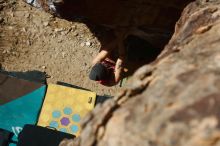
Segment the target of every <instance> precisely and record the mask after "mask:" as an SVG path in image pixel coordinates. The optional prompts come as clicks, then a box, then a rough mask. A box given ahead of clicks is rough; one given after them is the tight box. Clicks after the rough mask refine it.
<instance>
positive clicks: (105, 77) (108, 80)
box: [89, 44, 124, 86]
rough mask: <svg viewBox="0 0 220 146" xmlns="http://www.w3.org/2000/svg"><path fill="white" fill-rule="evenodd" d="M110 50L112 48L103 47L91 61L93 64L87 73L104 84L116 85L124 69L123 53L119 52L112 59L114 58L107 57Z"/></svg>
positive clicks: (92, 78)
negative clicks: (115, 57)
mask: <svg viewBox="0 0 220 146" xmlns="http://www.w3.org/2000/svg"><path fill="white" fill-rule="evenodd" d="M110 45H112V44H110ZM107 48H111V47H107ZM111 52H112V50H110V49H103V50H101V51H100V52H99V54H98V55H97V56H96V57H95V59H94V60H93V62H92V64H93V65H94V66H93V68H92V70H91V72H90V75H89V78H90V79H91V80H94V81H97V82H99V83H100V84H102V85H105V86H113V85H116V84H117V83H118V82H119V81H120V79H121V76H122V73H123V71H124V67H123V65H124V54H120V53H119V54H120V55H119V56H118V58H117V59H116V61H114V59H112V58H109V56H110V53H111Z"/></svg>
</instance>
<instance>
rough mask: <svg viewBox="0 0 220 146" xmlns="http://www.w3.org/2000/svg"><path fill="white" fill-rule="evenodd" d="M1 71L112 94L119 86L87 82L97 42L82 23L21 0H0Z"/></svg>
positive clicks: (96, 51)
mask: <svg viewBox="0 0 220 146" xmlns="http://www.w3.org/2000/svg"><path fill="white" fill-rule="evenodd" d="M0 26H1V27H0V66H1V70H2V71H5V72H8V73H10V74H12V75H15V76H18V77H20V78H25V79H28V80H36V79H37V80H39V79H44V74H45V73H46V75H47V76H46V77H47V82H48V83H57V82H63V83H68V84H71V85H76V86H80V87H82V88H86V89H90V90H92V91H95V92H97V93H98V94H99V95H104V94H107V95H114V93H115V92H116V91H118V90H120V88H119V86H114V87H104V86H102V85H99V84H96V83H95V82H93V81H90V80H89V78H88V74H89V72H90V69H91V61H92V59H93V58H94V57H95V56H96V55H97V53H98V51H99V48H100V43H99V42H98V40H97V38H96V37H94V35H93V34H92V33H91V32H90V30H89V29H88V28H87V26H86V25H85V24H83V23H78V22H68V21H66V20H62V19H59V18H56V17H53V16H52V15H50V14H47V13H45V12H44V11H41V10H39V9H36V8H33V7H31V6H29V5H28V4H25V3H24V2H22V1H21V0H10V1H9V0H0Z"/></svg>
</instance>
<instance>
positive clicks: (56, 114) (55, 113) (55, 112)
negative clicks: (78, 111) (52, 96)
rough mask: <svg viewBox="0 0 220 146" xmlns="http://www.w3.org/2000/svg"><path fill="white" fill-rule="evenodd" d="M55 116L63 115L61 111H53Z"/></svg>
mask: <svg viewBox="0 0 220 146" xmlns="http://www.w3.org/2000/svg"><path fill="white" fill-rule="evenodd" d="M52 116H53V118H59V117H60V116H61V113H60V111H53V113H52Z"/></svg>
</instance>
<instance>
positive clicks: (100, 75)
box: [89, 63, 109, 81]
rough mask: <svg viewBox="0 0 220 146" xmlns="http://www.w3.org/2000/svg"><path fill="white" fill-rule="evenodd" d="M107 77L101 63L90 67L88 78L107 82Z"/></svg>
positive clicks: (106, 70)
mask: <svg viewBox="0 0 220 146" xmlns="http://www.w3.org/2000/svg"><path fill="white" fill-rule="evenodd" d="M108 77H109V71H108V69H107V68H106V66H104V65H103V64H101V63H97V64H95V65H94V66H93V67H92V70H91V72H90V74H89V78H90V79H91V80H94V81H100V80H107V79H108Z"/></svg>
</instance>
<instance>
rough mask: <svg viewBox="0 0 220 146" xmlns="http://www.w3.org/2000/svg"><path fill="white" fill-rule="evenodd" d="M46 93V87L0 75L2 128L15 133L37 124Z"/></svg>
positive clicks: (0, 120) (15, 137)
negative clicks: (29, 125)
mask: <svg viewBox="0 0 220 146" xmlns="http://www.w3.org/2000/svg"><path fill="white" fill-rule="evenodd" d="M45 93H46V85H44V84H41V83H34V82H29V81H26V80H21V79H17V78H14V77H11V76H7V75H4V74H1V73H0V128H2V129H6V130H8V131H11V132H13V133H14V136H13V140H14V141H17V136H18V134H19V132H20V131H21V130H22V128H23V126H24V125H25V124H36V123H37V119H38V115H39V112H40V109H41V106H42V103H43V100H44V96H45Z"/></svg>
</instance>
